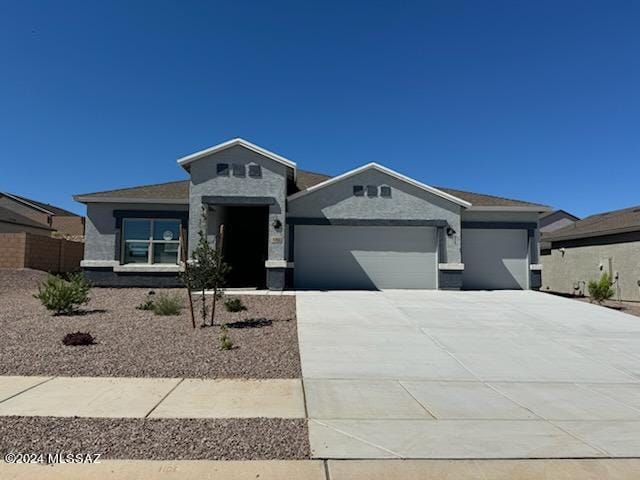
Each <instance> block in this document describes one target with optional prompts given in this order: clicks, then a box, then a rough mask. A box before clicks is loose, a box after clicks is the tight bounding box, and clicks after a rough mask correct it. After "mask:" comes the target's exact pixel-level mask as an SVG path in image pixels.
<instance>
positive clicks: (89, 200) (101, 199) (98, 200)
mask: <svg viewBox="0 0 640 480" xmlns="http://www.w3.org/2000/svg"><path fill="white" fill-rule="evenodd" d="M73 199H74V200H75V201H76V202H80V203H147V204H148V203H150V204H159V205H189V201H188V200H178V199H173V198H171V199H161V198H122V197H91V196H86V197H84V196H76V197H73Z"/></svg>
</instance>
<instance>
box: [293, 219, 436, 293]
mask: <svg viewBox="0 0 640 480" xmlns="http://www.w3.org/2000/svg"><path fill="white" fill-rule="evenodd" d="M294 244H295V247H294V248H295V252H294V261H295V269H294V284H295V286H296V288H311V289H378V288H437V272H438V269H437V255H436V250H437V248H436V231H435V228H433V227H404V226H340V225H296V227H295V241H294Z"/></svg>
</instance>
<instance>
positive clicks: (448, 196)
mask: <svg viewBox="0 0 640 480" xmlns="http://www.w3.org/2000/svg"><path fill="white" fill-rule="evenodd" d="M369 169H375V170H378V171H380V172H383V173H386V174H387V175H390V176H392V177H394V178H397V179H398V180H401V181H403V182H405V183H408V184H410V185H413V186H414V187H417V188H420V189H421V190H425V191H427V192H429V193H432V194H434V195H437V196H439V197H442V198H444V199H446V200H449V201H450V202H453V203H456V204H458V205H460V206H461V207H464V208H469V207H471V203H469V202H467V201H466V200H462V199H461V198H458V197H456V196H454V195H451V194H449V193H446V192H443V191H442V190H439V189H437V188H435V187H432V186H430V185H426V184H424V183H422V182H419V181H417V180H414V179H413V178H411V177H407V176H406V175H402V174H401V173H398V172H396V171H394V170H391V169H390V168H387V167H385V166H383V165H380V164H378V163H375V162H372V163H367V164H366V165H362V166H360V167H358V168H354V169H353V170H349V171H348V172H345V173H343V174H341V175H338V176H337V177H333V178H329V179H328V180H325V181H324V182H320V183H318V184H317V185H313V186H312V187H309V188H307V189H305V190H302V191H300V192H297V193H294V194H293V195H289V196H288V197H287V200H289V201H293V200H296V199H298V198H300V197H304V196H305V195H308V194H310V193H313V192H315V191H318V190H320V189H322V188H325V187H328V186H329V185H333V184H334V183H337V182H340V181H342V180H345V179H347V178H349V177H352V176H354V175H357V174H358V173H361V172H364V171H365V170H369Z"/></svg>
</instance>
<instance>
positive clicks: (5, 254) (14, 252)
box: [0, 233, 27, 268]
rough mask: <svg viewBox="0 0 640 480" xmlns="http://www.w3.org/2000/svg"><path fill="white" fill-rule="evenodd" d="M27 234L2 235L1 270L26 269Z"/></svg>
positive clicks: (0, 242)
mask: <svg viewBox="0 0 640 480" xmlns="http://www.w3.org/2000/svg"><path fill="white" fill-rule="evenodd" d="M26 240H27V234H26V233H0V245H2V246H1V247H0V268H24V259H25V255H24V251H25V246H26V243H27V242H26Z"/></svg>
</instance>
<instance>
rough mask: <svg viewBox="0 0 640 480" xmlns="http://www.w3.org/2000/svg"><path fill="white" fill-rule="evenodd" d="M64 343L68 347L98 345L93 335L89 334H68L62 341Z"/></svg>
mask: <svg viewBox="0 0 640 480" xmlns="http://www.w3.org/2000/svg"><path fill="white" fill-rule="evenodd" d="M62 343H64V344H65V345H67V346H73V347H76V346H79V345H93V344H95V343H96V341H95V339H94V338H93V335H91V334H90V333H89V332H75V333H67V334H66V335H65V336H64V338H63V339H62Z"/></svg>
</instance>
